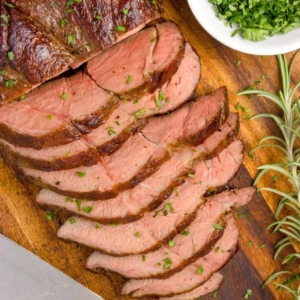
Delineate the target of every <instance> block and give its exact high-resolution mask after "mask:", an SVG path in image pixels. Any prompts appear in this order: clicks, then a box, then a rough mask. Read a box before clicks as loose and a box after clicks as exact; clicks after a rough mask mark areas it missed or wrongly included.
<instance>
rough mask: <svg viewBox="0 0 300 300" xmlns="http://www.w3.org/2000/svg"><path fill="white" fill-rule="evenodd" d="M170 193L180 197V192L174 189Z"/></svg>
mask: <svg viewBox="0 0 300 300" xmlns="http://www.w3.org/2000/svg"><path fill="white" fill-rule="evenodd" d="M172 193H175V195H176V197H179V196H180V192H179V191H177V188H176V187H175V188H174V189H173V191H172Z"/></svg>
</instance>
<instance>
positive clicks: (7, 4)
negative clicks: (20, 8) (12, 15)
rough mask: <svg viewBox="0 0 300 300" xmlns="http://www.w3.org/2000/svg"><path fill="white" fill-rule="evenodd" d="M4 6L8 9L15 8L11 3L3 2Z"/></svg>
mask: <svg viewBox="0 0 300 300" xmlns="http://www.w3.org/2000/svg"><path fill="white" fill-rule="evenodd" d="M4 4H5V5H6V6H7V7H10V8H15V6H14V5H12V4H11V3H7V2H4Z"/></svg>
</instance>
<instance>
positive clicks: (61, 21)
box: [60, 18, 68, 28]
mask: <svg viewBox="0 0 300 300" xmlns="http://www.w3.org/2000/svg"><path fill="white" fill-rule="evenodd" d="M67 22H68V21H67V19H65V18H62V19H61V20H60V27H61V28H64V27H65V26H66V23H67Z"/></svg>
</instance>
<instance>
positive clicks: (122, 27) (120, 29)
mask: <svg viewBox="0 0 300 300" xmlns="http://www.w3.org/2000/svg"><path fill="white" fill-rule="evenodd" d="M115 29H116V30H117V31H121V32H125V31H126V27H125V26H122V25H119V26H117V27H115Z"/></svg>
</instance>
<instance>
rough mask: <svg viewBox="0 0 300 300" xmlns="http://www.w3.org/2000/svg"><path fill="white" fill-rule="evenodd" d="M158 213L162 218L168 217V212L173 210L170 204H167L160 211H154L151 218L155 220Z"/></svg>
mask: <svg viewBox="0 0 300 300" xmlns="http://www.w3.org/2000/svg"><path fill="white" fill-rule="evenodd" d="M160 212H163V215H164V216H167V215H168V213H169V212H171V213H172V212H174V208H173V205H172V203H170V202H169V203H167V204H166V205H165V206H164V208H162V209H160V210H156V211H155V214H154V216H153V218H155V217H156V216H158V214H159V213H160Z"/></svg>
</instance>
